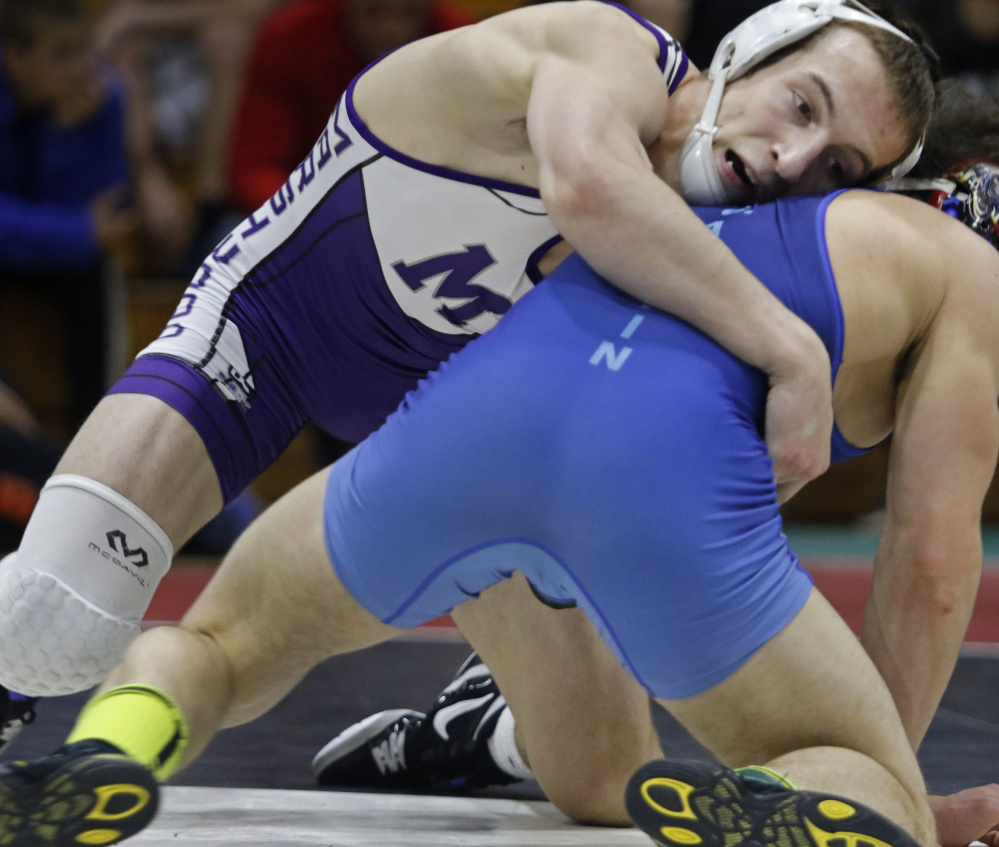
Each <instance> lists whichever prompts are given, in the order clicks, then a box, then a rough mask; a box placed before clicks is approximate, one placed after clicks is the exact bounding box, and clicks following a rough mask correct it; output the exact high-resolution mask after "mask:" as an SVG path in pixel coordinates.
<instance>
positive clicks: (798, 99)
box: [794, 92, 812, 121]
mask: <svg viewBox="0 0 999 847" xmlns="http://www.w3.org/2000/svg"><path fill="white" fill-rule="evenodd" d="M794 107H795V109H797V110H798V114H799V115H801V116H802V117H803V118H804V119H805V120H806V121H810V120H811V119H812V107H811V105H809V103H808V101H807V100H806V99H805V98H804V97H802V96H801V95H800V94H798V92H795V93H794Z"/></svg>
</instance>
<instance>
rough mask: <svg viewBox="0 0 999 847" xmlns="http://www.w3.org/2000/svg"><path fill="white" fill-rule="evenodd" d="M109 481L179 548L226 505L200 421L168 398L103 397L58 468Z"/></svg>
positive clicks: (128, 395)
mask: <svg viewBox="0 0 999 847" xmlns="http://www.w3.org/2000/svg"><path fill="white" fill-rule="evenodd" d="M55 473H57V474H79V475H80V476H85V477H88V478H89V479H93V480H96V481H97V482H100V483H103V484H104V485H106V486H108V487H109V488H112V489H114V490H115V491H117V492H118V493H119V494H121V495H122V496H123V497H125V498H126V499H127V500H130V501H131V502H132V503H134V504H135V505H136V506H138V507H139V508H140V509H142V510H143V511H144V512H145V513H146V514H147V515H149V516H150V517H151V518H152V519H153V520H154V521H156V523H157V524H159V525H160V527H162V528H163V530H164V531H165V532H166V533H167V535H168V536H169V537H170V541H171V542H172V543H173V547H174V549H175V550H176V549H179V548H180V546H181V545H182V544H183V543H184V542H186V541H187V540H188V539H189V538H190V537H191V536H192V535H193V534H194V533H195V532H197V530H198V529H200V528H201V527H202V525H204V524H205V523H207V521H208V520H209V519H210V518H212V517H213V516H214V515H215V514H216V513H217V512H218V511H219V509H221V508H222V495H221V492H220V490H219V483H218V477H217V475H216V473H215V468H214V466H213V465H212V462H211V459H210V458H209V456H208V451H207V450H206V449H205V445H204V443H203V442H202V440H201V438H200V436H199V435H198V434H197V432H196V431H195V430H194V427H192V426H191V424H190V423H188V421H187V420H186V419H185V418H184V417H183V416H182V415H181V414H180V413H179V412H177V411H175V410H174V409H172V408H171V407H170V406H168V405H167V404H166V403H164V402H163V401H161V400H159V399H157V398H155V397H151V396H148V395H145V394H112V395H109V396H107V397H105V398H104V399H102V400H101V401H100V403H98V404H97V406H96V407H95V408H94V411H93V412H92V413H91V414H90V416H89V417H88V418H87V420H86V421H85V422H84V424H83V426H82V427H81V428H80V430H79V432H78V433H77V434H76V436H75V437H74V438H73V440H72V442H70V445H69V447H68V448H67V449H66V452H65V454H64V455H63V457H62V459H61V460H60V462H59V465H58V467H57V468H56V470H55Z"/></svg>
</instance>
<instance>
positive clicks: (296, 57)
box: [229, 0, 475, 214]
mask: <svg viewBox="0 0 999 847" xmlns="http://www.w3.org/2000/svg"><path fill="white" fill-rule="evenodd" d="M474 22H475V19H474V17H472V15H471V14H470V13H469V12H466V11H465V10H464V9H462V8H460V7H458V6H456V5H454V4H453V3H447V2H440V0H293V2H291V3H288V4H287V5H285V6H282V7H281V8H279V9H278V10H277V11H276V12H274V13H273V14H272V15H271V17H270V18H268V19H267V20H266V21H265V23H264V24H263V26H261V28H260V30H259V31H258V33H257V37H256V41H255V43H254V46H253V49H252V52H251V55H250V58H249V61H248V63H247V65H246V69H245V71H244V77H243V91H242V94H241V96H240V100H239V103H238V106H237V108H236V117H235V122H234V124H233V130H232V133H231V135H230V142H229V143H230V147H229V192H230V200H231V202H232V204H233V205H234V206H235V207H236V208H237V209H238V210H240V211H241V212H243V213H247V214H248V213H250V212H252V211H254V210H255V209H257V208H258V207H259V206H260V205H261V204H262V203H263V202H264V201H265V200H267V198H268V197H270V196H271V195H272V194H273V193H274V192H275V191H277V189H278V188H279V187H280V186H281V184H282V183H283V182H284V181H285V180H286V179H287V178H288V174H289V173H291V171H292V170H294V168H295V167H296V166H297V165H298V163H299V162H300V161H301V160H302V159H303V158H304V156H305V155H306V154H307V153H308V152H309V149H310V148H311V147H312V144H313V142H315V140H316V138H317V137H318V136H319V134H320V133H321V132H322V130H323V127H325V126H326V121H327V120H328V119H329V115H330V112H331V111H332V110H333V107H334V106H335V105H336V101H337V100H338V99H339V97H340V95H341V94H342V93H343V92H344V91H345V90H346V88H347V85H348V84H349V83H350V81H351V80H352V79H353V78H354V77H355V76H356V75H357V74H358V73H359V72H360V71H361V70H363V69H364V68H365V67H366V66H367V65H368V64H370V63H371V62H373V61H374V60H375V59H377V58H379V57H380V56H383V55H384V54H385V53H388V52H389V51H391V50H394V49H395V48H396V47H401V46H402V45H403V44H406V43H407V42H409V41H415V40H416V39H418V38H423V37H424V36H427V35H431V34H433V33H437V32H443V31H445V30H449V29H455V28H456V27H460V26H465V25H466V24H470V23H474Z"/></svg>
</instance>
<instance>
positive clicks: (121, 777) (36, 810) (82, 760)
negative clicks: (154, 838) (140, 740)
mask: <svg viewBox="0 0 999 847" xmlns="http://www.w3.org/2000/svg"><path fill="white" fill-rule="evenodd" d="M158 803H159V786H158V784H157V782H156V778H155V777H154V776H153V774H152V772H151V771H149V769H148V768H146V767H144V766H143V765H141V764H139V763H138V762H137V761H135V760H134V759H132V758H130V757H128V756H126V755H124V754H123V753H122V752H121V751H120V750H119V749H118V748H117V747H115V746H113V745H112V744H108V743H107V742H105V741H97V740H89V739H88V740H86V741H77V742H76V743H74V744H66V745H64V746H62V747H60V748H59V749H58V750H56V751H55V752H54V753H51V754H50V755H48V756H43V757H40V758H37V759H33V760H31V761H27V762H24V761H21V762H18V761H14V762H7V763H5V764H4V765H2V766H0V845H2V847H87V845H91V847H92V845H98V847H99V845H105V844H117V843H118V842H119V841H121V840H123V839H125V838H129V837H131V836H133V835H135V834H136V833H137V832H139V831H140V830H142V829H144V828H145V827H146V826H147V825H148V824H149V823H150V821H152V819H153V817H154V816H155V814H156V809H157V806H158Z"/></svg>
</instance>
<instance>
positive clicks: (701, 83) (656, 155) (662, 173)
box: [646, 74, 710, 191]
mask: <svg viewBox="0 0 999 847" xmlns="http://www.w3.org/2000/svg"><path fill="white" fill-rule="evenodd" d="M709 88H710V85H709V83H708V81H707V77H705V76H704V75H703V74H696V75H691V76H690V77H688V78H687V79H686V80H684V81H683V83H681V85H680V87H679V88H677V90H676V91H675V92H674V93H673V95H672V96H671V97H670V99H669V107H668V110H667V112H666V120H665V123H664V126H663V130H662V132H660V133H659V137H658V138H657V139H656V140H655V141H654V142H653V143H652V144H650V145H649V146H648V147H647V148H646V151H647V153H648V155H649V161H650V162H651V163H652V169H653V171H655V173H656V176H658V177H659V178H660V179H661V180H663V181H664V182H665V183H666V184H667V185H669V186H670V187H671V188H673V189H675V190H677V191H678V190H679V188H680V153H681V151H682V150H683V145H684V142H685V141H686V140H687V136H689V135H690V131H691V130H692V129H693V128H694V126H695V125H696V124H697V122H698V121H699V120H700V119H701V113H702V112H703V111H704V104H705V103H706V102H707V99H708V90H709Z"/></svg>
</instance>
